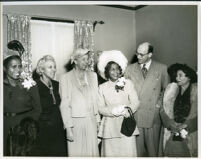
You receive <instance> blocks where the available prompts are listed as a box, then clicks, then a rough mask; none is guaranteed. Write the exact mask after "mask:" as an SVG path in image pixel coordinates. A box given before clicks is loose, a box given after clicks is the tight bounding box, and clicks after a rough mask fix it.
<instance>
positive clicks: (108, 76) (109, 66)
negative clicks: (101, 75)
mask: <svg viewBox="0 0 201 159" xmlns="http://www.w3.org/2000/svg"><path fill="white" fill-rule="evenodd" d="M112 64H117V65H118V66H119V64H118V63H116V62H114V61H110V62H108V63H107V65H106V66H105V77H106V79H109V78H110V74H109V71H110V68H111V66H112ZM119 70H120V74H121V75H122V68H121V66H119Z"/></svg>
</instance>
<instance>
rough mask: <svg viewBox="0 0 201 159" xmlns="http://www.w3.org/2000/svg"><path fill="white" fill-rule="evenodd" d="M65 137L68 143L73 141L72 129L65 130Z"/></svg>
mask: <svg viewBox="0 0 201 159" xmlns="http://www.w3.org/2000/svg"><path fill="white" fill-rule="evenodd" d="M66 137H67V140H68V141H70V142H73V140H74V136H73V128H67V129H66Z"/></svg>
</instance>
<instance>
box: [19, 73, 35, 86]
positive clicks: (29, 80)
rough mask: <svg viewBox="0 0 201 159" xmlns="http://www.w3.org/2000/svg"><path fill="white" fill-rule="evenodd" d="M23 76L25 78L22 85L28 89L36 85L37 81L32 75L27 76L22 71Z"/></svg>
mask: <svg viewBox="0 0 201 159" xmlns="http://www.w3.org/2000/svg"><path fill="white" fill-rule="evenodd" d="M21 78H22V80H23V82H22V86H23V87H24V88H26V89H27V90H29V89H30V88H31V87H33V86H35V85H36V82H35V81H34V80H33V79H32V77H29V76H26V75H25V73H24V72H22V74H21Z"/></svg>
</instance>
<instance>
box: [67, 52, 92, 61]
mask: <svg viewBox="0 0 201 159" xmlns="http://www.w3.org/2000/svg"><path fill="white" fill-rule="evenodd" d="M89 52H90V50H88V49H81V48H79V49H76V50H75V51H74V52H73V54H72V55H71V58H70V59H71V63H73V62H74V61H75V60H76V59H77V58H79V57H81V56H84V55H86V54H88V53H89Z"/></svg>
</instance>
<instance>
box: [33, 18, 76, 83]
mask: <svg viewBox="0 0 201 159" xmlns="http://www.w3.org/2000/svg"><path fill="white" fill-rule="evenodd" d="M73 37H74V24H71V23H61V22H47V21H38V20H31V54H32V64H33V65H32V67H33V70H34V69H35V68H36V65H37V62H38V60H39V59H40V58H41V57H43V56H44V55H52V56H53V57H54V58H55V61H56V65H57V74H56V77H55V79H56V80H58V79H59V77H60V75H61V74H63V73H65V72H66V70H65V64H66V63H67V62H68V61H69V59H70V55H71V54H72V52H73V44H74V42H73Z"/></svg>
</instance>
